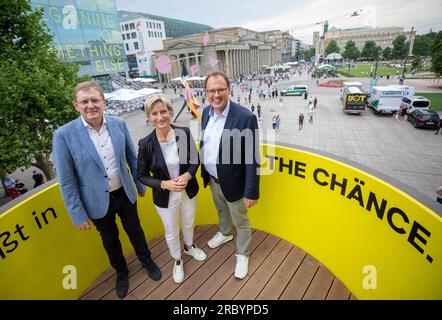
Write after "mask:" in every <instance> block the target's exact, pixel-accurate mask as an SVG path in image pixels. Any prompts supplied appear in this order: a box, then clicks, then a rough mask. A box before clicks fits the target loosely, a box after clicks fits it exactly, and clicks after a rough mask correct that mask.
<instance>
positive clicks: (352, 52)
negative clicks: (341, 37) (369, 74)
mask: <svg viewBox="0 0 442 320" xmlns="http://www.w3.org/2000/svg"><path fill="white" fill-rule="evenodd" d="M360 54H361V53H360V52H359V50H358V48H357V47H356V44H355V42H354V41H351V40H350V41H347V43H346V44H345V49H344V52H343V53H342V57H343V58H344V59H349V60H356V59H357V58H359V56H360Z"/></svg>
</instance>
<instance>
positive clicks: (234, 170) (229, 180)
mask: <svg viewBox="0 0 442 320" xmlns="http://www.w3.org/2000/svg"><path fill="white" fill-rule="evenodd" d="M205 89H206V92H207V97H208V101H209V102H210V106H209V107H207V108H205V109H204V111H203V116H202V128H203V135H202V139H201V158H202V163H203V165H202V166H201V175H202V178H203V181H204V187H207V185H208V184H210V189H211V191H212V198H213V201H214V203H215V207H216V209H217V213H218V218H219V229H220V231H218V232H217V233H216V234H215V236H214V237H213V238H212V239H211V240H210V241H209V242H208V246H209V247H210V248H216V247H218V246H220V245H222V244H223V243H226V242H228V241H231V240H232V239H233V231H234V230H233V226H235V228H236V233H237V238H236V247H237V254H236V257H237V259H236V267H235V277H236V278H238V279H243V278H244V277H246V275H247V273H248V259H249V255H250V248H249V246H250V241H251V238H252V233H251V228H250V223H249V218H248V215H247V210H248V208H250V207H253V206H254V205H255V204H256V203H257V202H258V198H259V175H258V167H259V166H258V163H259V148H258V143H259V139H258V123H257V120H256V117H255V115H254V114H253V113H252V112H250V111H249V110H248V109H246V108H244V107H242V106H240V105H238V104H236V103H234V102H233V101H230V99H229V96H230V81H229V78H228V77H227V76H226V75H225V74H224V73H222V72H214V73H211V74H209V75H208V76H207V78H206V82H205Z"/></svg>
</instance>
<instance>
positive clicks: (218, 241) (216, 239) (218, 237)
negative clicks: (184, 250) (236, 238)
mask: <svg viewBox="0 0 442 320" xmlns="http://www.w3.org/2000/svg"><path fill="white" fill-rule="evenodd" d="M232 239H233V236H232V235H230V236H225V235H223V234H222V233H221V232H219V231H218V232H217V233H215V235H214V236H213V238H212V239H210V240H209V242H207V245H208V246H209V248H212V249H215V248H218V247H219V246H220V245H222V244H223V243H226V242H229V241H231V240H232Z"/></svg>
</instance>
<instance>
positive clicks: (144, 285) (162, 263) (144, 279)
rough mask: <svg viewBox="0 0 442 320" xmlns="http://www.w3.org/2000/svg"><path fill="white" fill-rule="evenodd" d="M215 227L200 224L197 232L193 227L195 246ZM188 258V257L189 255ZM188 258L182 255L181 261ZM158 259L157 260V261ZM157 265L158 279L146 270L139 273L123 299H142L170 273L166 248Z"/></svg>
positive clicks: (169, 260) (170, 263)
mask: <svg viewBox="0 0 442 320" xmlns="http://www.w3.org/2000/svg"><path fill="white" fill-rule="evenodd" d="M214 230H215V228H214V226H213V225H205V226H200V228H199V230H198V233H197V230H196V229H195V234H194V242H195V244H196V245H197V246H201V243H203V242H204V241H205V240H206V239H207V238H208V237H210V235H211V234H212V233H213V232H214ZM189 258H190V257H189ZM186 259H188V258H186V257H184V256H183V262H184V261H185V260H186ZM157 260H158V261H157ZM157 260H156V261H157V264H158V267H159V268H160V269H161V273H162V277H161V280H159V281H154V280H152V279H150V278H149V277H148V275H147V273H146V272H143V273H142V274H141V275H140V279H139V280H138V281H137V283H140V284H139V285H138V286H136V287H135V286H134V287H132V288H133V289H131V288H129V293H128V295H127V296H126V297H125V298H124V299H125V300H142V299H144V298H145V297H146V296H147V295H149V294H150V293H151V292H153V291H154V290H156V289H157V288H158V287H159V286H160V285H161V284H162V283H163V282H164V281H166V280H167V278H168V277H169V276H170V275H171V273H172V272H171V270H172V268H173V262H174V261H173V258H172V257H171V256H170V253H169V249H167V250H166V251H165V252H164V253H163V254H162V255H161V256H160V257H159V258H158V259H157Z"/></svg>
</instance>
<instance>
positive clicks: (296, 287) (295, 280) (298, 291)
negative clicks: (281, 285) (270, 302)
mask: <svg viewBox="0 0 442 320" xmlns="http://www.w3.org/2000/svg"><path fill="white" fill-rule="evenodd" d="M318 266H319V263H318V261H316V260H315V259H314V258H313V257H311V256H309V255H306V256H305V258H304V260H303V261H302V263H301V265H300V266H299V268H298V270H296V273H295V274H294V275H293V277H292V279H291V280H290V282H289V283H288V285H287V287H286V288H285V289H284V291H283V292H282V294H281V297H280V299H281V300H301V299H302V297H303V296H304V293H305V291H306V290H307V288H308V286H309V285H310V282H311V281H312V279H313V277H314V275H315V273H316V271H317V270H318Z"/></svg>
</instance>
